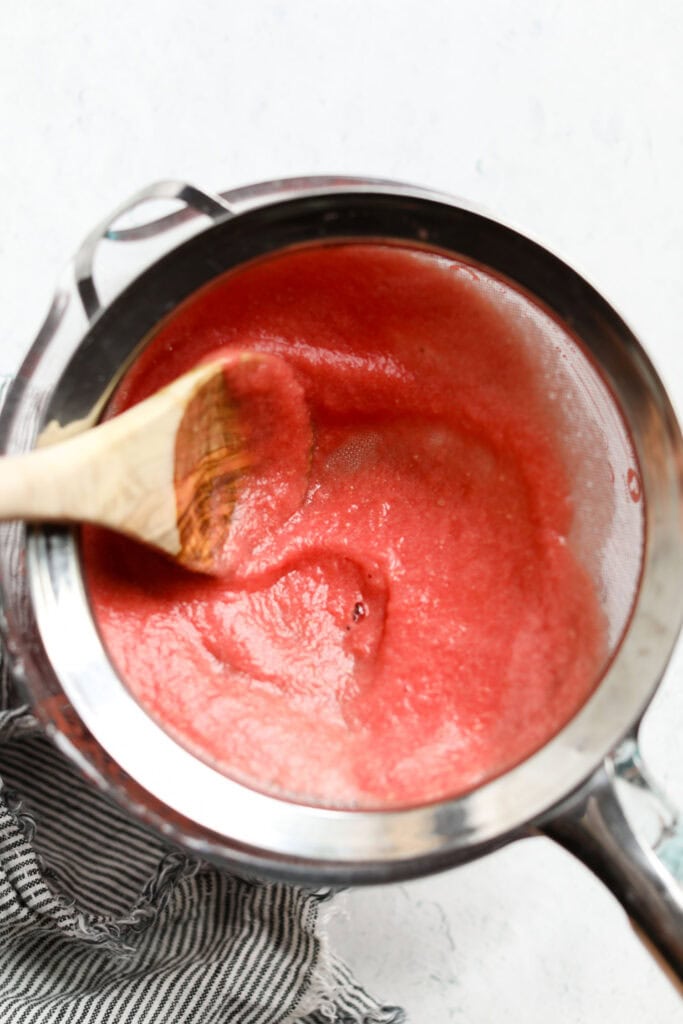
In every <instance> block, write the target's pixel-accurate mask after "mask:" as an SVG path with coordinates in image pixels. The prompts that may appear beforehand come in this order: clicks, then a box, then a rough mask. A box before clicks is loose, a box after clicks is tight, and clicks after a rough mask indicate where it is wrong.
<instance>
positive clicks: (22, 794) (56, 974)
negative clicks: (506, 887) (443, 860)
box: [0, 658, 404, 1024]
mask: <svg viewBox="0 0 683 1024" xmlns="http://www.w3.org/2000/svg"><path fill="white" fill-rule="evenodd" d="M325 899H326V897H325V896H324V895H321V894H317V893H314V892H309V891H305V890H303V889H299V888H294V887H292V886H287V885H278V884H274V883H267V884H266V883H257V882H247V881H244V880H242V879H238V878H235V877H234V876H231V875H229V874H226V873H223V872H221V871H219V870H217V869H216V868H215V867H212V866H210V865H209V864H207V863H204V862H202V861H199V860H196V859H193V858H190V857H188V856H186V855H185V854H184V853H182V852H180V851H179V850H177V849H172V848H170V847H169V846H168V845H167V844H165V843H164V842H162V840H161V839H159V838H157V837H156V836H154V835H152V834H150V833H149V832H148V831H147V830H146V829H144V828H143V827H142V826H141V825H139V824H138V823H137V822H135V821H133V820H130V819H129V818H127V817H126V816H125V815H124V814H123V813H122V812H121V811H120V810H118V808H116V807H114V806H113V805H111V804H110V803H109V802H108V801H107V800H106V798H105V797H103V796H102V795H101V794H100V793H99V792H97V791H96V790H95V789H94V788H92V787H90V786H89V785H88V784H87V783H86V782H84V781H83V780H82V779H81V777H80V776H79V775H78V774H77V772H76V771H75V770H74V769H73V768H72V766H71V765H70V763H68V762H67V761H66V760H65V758H64V757H62V755H61V754H60V753H59V752H58V751H57V750H56V749H55V748H54V747H53V746H52V744H51V743H50V742H49V741H48V740H47V739H46V737H45V736H44V735H43V734H42V733H41V731H40V729H39V727H38V724H37V723H36V721H35V719H34V718H33V717H32V715H31V714H30V712H29V710H28V709H27V708H26V707H22V706H20V705H19V704H18V702H17V697H16V694H15V693H14V688H13V685H12V681H11V679H10V677H9V674H8V671H7V666H6V664H5V663H4V662H3V661H2V660H1V658H0V1024H148V1022H155V1024H157V1022H164V1024H184V1022H192V1024H228V1022H229V1024H294V1022H300V1024H332V1022H335V1024H361V1022H363V1024H399V1022H401V1021H403V1020H404V1016H403V1013H402V1012H401V1011H400V1010H399V1009H398V1008H396V1007H387V1006H381V1005H380V1004H378V1003H377V1002H376V1001H375V1000H374V999H372V998H371V997H370V996H369V995H368V994H367V993H366V992H365V991H364V990H363V989H362V988H361V987H360V986H359V985H358V984H357V983H356V982H355V981H354V979H353V977H352V976H351V974H350V972H349V970H348V969H347V968H346V967H345V965H344V964H342V963H341V962H340V961H339V960H337V959H336V958H335V957H334V956H333V955H332V954H331V953H330V952H329V950H328V949H327V945H326V942H325V938H324V934H323V930H322V928H321V924H320V908H321V904H322V902H323V901H324V900H325Z"/></svg>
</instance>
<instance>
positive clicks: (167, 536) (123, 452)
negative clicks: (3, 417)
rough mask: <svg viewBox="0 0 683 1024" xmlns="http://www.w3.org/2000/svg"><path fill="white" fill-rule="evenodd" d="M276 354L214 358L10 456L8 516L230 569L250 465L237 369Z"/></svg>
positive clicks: (2, 494)
mask: <svg viewBox="0 0 683 1024" xmlns="http://www.w3.org/2000/svg"><path fill="white" fill-rule="evenodd" d="M269 359H271V357H268V356H262V355H259V354H257V353H252V352H240V353H231V354H230V355H228V356H224V357H222V358H220V359H216V360H213V361H211V362H208V363H204V364H202V365H200V366H198V367H196V368H195V369H194V370H192V371H191V372H190V373H186V374H184V376H182V377H179V378H178V379H177V380H175V381H174V382H173V383H172V384H170V385H169V386H168V387H165V388H163V389H162V390H161V391H158V392H157V393H156V394H155V395H153V396H152V397H151V398H148V399H146V400H145V401H143V402H140V403H139V404H138V405H135V406H133V407H132V408H131V409H129V410H128V411H126V412H124V413H122V414H121V415H119V416H116V417H115V418H113V419H111V420H108V421H107V422H105V423H102V424H101V425H99V426H95V427H93V428H91V429H89V430H85V431H83V432H82V433H79V434H76V435H75V436H72V437H69V438H68V439H67V440H64V441H60V442H58V443H56V444H50V445H49V446H48V447H41V448H38V449H36V450H35V451H33V452H30V453H29V454H27V455H19V456H8V457H6V458H4V459H0V519H26V520H33V521H36V520H39V521H55V522H87V523H94V524H96V525H99V526H106V527H108V528H109V529H112V530H116V531H118V532H120V533H125V534H127V535H129V536H130V537H133V538H134V539H136V540H139V541H143V542H144V543H145V544H150V545H152V546H153V547H155V548H158V549H159V550H161V551H163V552H165V553H166V554H167V555H170V556H171V557H172V558H174V559H175V560H176V561H178V562H179V563H180V564H182V565H184V566H186V567H187V568H190V569H193V570H195V571H199V572H205V573H221V572H223V571H224V570H225V540H226V536H227V533H228V530H229V526H230V521H231V518H232V515H233V510H234V507H235V502H236V497H237V492H238V487H239V481H240V478H241V476H242V475H243V474H244V472H245V470H247V468H248V466H249V464H250V452H249V450H248V449H247V447H245V436H246V435H245V432H244V430H243V425H242V424H241V422H240V415H239V412H238V409H237V408H236V404H235V401H234V397H233V394H232V393H231V389H230V385H229V376H228V374H230V375H232V376H233V378H234V376H235V375H238V376H239V375H240V374H241V373H244V372H247V373H248V372H250V371H251V372H253V369H254V367H258V366H259V364H261V365H263V364H264V363H266V364H267V362H268V360H269ZM278 362H279V360H278Z"/></svg>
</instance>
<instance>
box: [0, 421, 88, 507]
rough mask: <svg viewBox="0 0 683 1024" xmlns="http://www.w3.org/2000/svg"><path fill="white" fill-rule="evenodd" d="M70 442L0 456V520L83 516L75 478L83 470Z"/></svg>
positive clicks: (80, 496)
mask: <svg viewBox="0 0 683 1024" xmlns="http://www.w3.org/2000/svg"><path fill="white" fill-rule="evenodd" d="M75 440H77V439H75V438H74V441H75ZM73 443H74V442H72V441H67V442H64V443H63V444H59V445H56V446H55V447H54V448H53V449H47V448H45V449H39V450H38V451H34V452H30V453H29V454H28V455H9V456H6V457H5V458H3V459H0V519H29V520H41V519H44V520H58V519H68V520H71V519H78V518H83V511H84V508H83V505H82V498H83V495H82V493H81V491H82V488H81V487H80V486H79V479H80V478H81V477H82V475H83V473H84V472H86V471H87V470H85V469H84V467H83V462H82V458H81V457H79V456H80V455H81V451H80V449H79V447H78V446H76V447H75V449H74V448H73V447H72V445H73Z"/></svg>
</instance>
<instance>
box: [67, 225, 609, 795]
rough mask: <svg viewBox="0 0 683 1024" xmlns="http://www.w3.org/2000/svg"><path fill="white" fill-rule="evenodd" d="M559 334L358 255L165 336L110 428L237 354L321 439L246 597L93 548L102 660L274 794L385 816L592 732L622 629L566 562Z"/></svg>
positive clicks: (278, 263)
mask: <svg viewBox="0 0 683 1024" xmlns="http://www.w3.org/2000/svg"><path fill="white" fill-rule="evenodd" d="M544 319H545V320H547V324H546V327H547V330H548V331H550V330H555V331H557V330H559V328H558V327H557V325H555V324H553V323H552V322H551V321H550V320H549V318H546V317H545V314H543V313H541V312H540V311H539V310H537V309H536V307H534V306H532V305H531V303H529V302H528V301H527V300H526V299H525V298H523V297H521V296H519V295H517V293H515V292H513V291H512V289H511V288H509V287H508V286H506V285H504V284H502V283H500V282H498V281H496V280H494V279H493V278H492V277H490V276H488V275H487V274H485V273H483V272H482V271H479V270H475V269H472V268H471V267H469V266H467V265H465V264H463V263H459V262H457V261H455V260H451V259H446V258H444V257H443V256H438V255H435V254H430V253H425V252H420V251H417V250H410V249H408V248H397V247H393V246H388V245H379V244H374V243H373V244H362V243H361V244H335V245H327V246H315V247H311V248H302V249H298V250H293V251H290V252H285V253H282V254H280V255H277V256H274V257H270V258H267V259H263V260H260V261H257V262H255V263H252V264H250V265H247V266H245V267H244V268H242V269H239V270H237V271H234V272H231V273H228V274H226V275H224V276H222V277H221V278H219V279H218V280H217V281H215V282H213V283H212V284H211V285H210V286H208V287H207V288H205V289H203V290H202V291H201V292H200V293H198V294H196V295H195V296H193V297H192V298H191V299H190V300H189V301H188V302H186V303H185V304H184V305H183V306H182V307H181V308H180V309H179V310H178V311H176V312H174V313H173V314H172V316H171V317H170V318H169V319H168V320H167V321H165V322H164V323H163V325H162V326H161V328H160V329H159V330H158V332H157V333H156V334H155V336H154V337H153V339H152V341H151V343H150V344H149V345H148V347H147V348H146V349H145V350H144V351H143V353H142V354H141V356H140V357H139V358H138V359H137V361H136V362H135V364H134V365H133V367H132V368H131V369H130V371H129V372H128V374H127V376H126V378H125V379H124V382H123V384H122V385H121V387H120V388H119V390H118V392H117V395H116V396H115V398H114V402H113V407H112V412H113V413H115V412H118V411H122V410H123V409H124V408H127V407H128V406H130V405H132V404H134V403H135V402H137V401H140V400H141V399H142V398H144V397H146V396H147V395H149V394H150V393H152V392H154V391H155V390H156V389H158V388H159V387H162V386H163V385H164V384H166V383H168V382H169V381H170V380H172V379H173V378H175V377H176V376H178V375H179V374H181V373H184V372H185V371H187V370H189V369H190V368H191V367H192V366H194V365H195V364H196V363H197V362H198V361H199V360H201V359H204V358H206V357H207V356H210V355H211V354H212V353H213V352H215V351H216V350H217V349H219V348H222V347H225V346H227V347H229V348H240V349H244V348H249V349H252V350H256V351H259V352H264V353H270V354H271V355H273V356H276V357H278V358H280V359H281V360H283V361H284V362H286V364H287V366H288V367H289V369H290V370H291V376H292V378H293V380H294V381H295V386H296V387H298V388H300V389H301V401H302V402H304V403H305V408H306V409H307V413H308V417H309V420H310V431H308V432H306V433H305V435H304V434H302V436H301V437H299V436H297V435H294V436H287V435H283V436H281V438H280V441H279V444H280V445H281V450H282V453H283V460H284V461H283V464H284V462H287V460H288V454H287V453H288V452H289V453H291V452H292V451H293V450H294V447H295V446H296V445H299V444H304V443H307V444H309V445H310V455H309V458H308V459H307V460H305V462H304V463H302V464H304V465H305V466H306V467H307V474H306V476H305V479H303V480H302V486H301V495H300V500H298V503H297V505H296V507H295V508H294V509H293V510H291V514H289V516H288V518H285V519H284V520H282V521H279V522H272V521H268V522H265V525H259V522H256V523H254V522H253V521H252V520H253V519H254V516H257V515H258V502H256V504H255V505H254V506H253V507H252V505H250V503H249V502H248V501H245V502H242V503H241V504H240V503H239V502H238V508H237V510H236V513H235V515H236V520H237V521H238V522H241V523H242V524H244V523H246V524H247V526H248V527H249V528H248V529H247V534H248V535H249V536H250V537H251V542H250V546H248V547H247V548H245V550H244V551H243V553H242V556H241V558H240V562H239V564H238V566H237V568H236V570H235V572H234V574H232V575H231V576H230V577H227V578H224V579H209V578H207V577H202V576H199V575H193V574H191V573H188V572H185V571H183V570H181V569H179V568H177V567H176V566H174V565H172V564H170V563H168V562H167V561H165V560H164V559H163V558H162V557H158V556H157V555H155V554H154V553H153V552H151V551H148V550H146V549H142V548H140V547H139V546H136V545H134V544H132V543H131V542H129V541H127V540H126V539H124V538H121V537H117V536H113V535H111V534H108V533H105V532H103V531H99V530H95V529H88V530H86V531H84V538H83V544H84V564H85V571H86V579H87V585H88V587H89V591H90V596H91V601H92V607H93V610H94V614H95V617H96V620H97V623H98V625H99V628H100V631H101V634H102V636H103V638H104V642H105V644H106V647H107V649H108V651H109V653H110V656H111V658H112V660H113V663H114V664H115V666H116V668H117V670H118V671H119V673H120V675H121V676H122V678H123V680H124V681H125V683H126V684H127V686H128V687H129V688H130V690H131V691H132V693H133V694H134V695H135V697H136V698H137V700H138V701H139V702H140V704H141V705H142V706H143V708H145V709H146V710H147V712H148V713H149V714H150V715H152V716H153V717H154V718H155V719H156V720H157V722H159V723H160V724H161V725H162V726H163V728H164V729H165V730H167V731H168V732H169V733H170V734H171V735H172V736H173V737H175V738H176V739H177V740H178V741H179V742H180V743H181V744H183V745H184V746H186V747H187V748H189V749H190V750H191V751H193V752H194V753H195V754H196V755H197V756H199V757H200V758H202V759H204V760H206V761H207V762H209V763H210V764H212V765H214V766H215V767H217V768H218V769H219V770H221V771H223V772H224V773H225V774H227V775H229V776H231V777H233V778H237V779H239V780H241V781H243V782H246V783H247V784H249V785H252V786H255V787H256V788H259V789H262V790H266V791H269V792H274V793H276V794H282V795H284V796H293V797H295V798H296V799H299V800H304V801H310V802H314V803H322V804H326V805H337V806H339V805H340V806H347V807H377V806H385V807H388V806H401V805H408V804H413V803H417V802H422V801H428V800H433V799H438V798H442V797H446V796H451V795H456V794H461V793H463V792H465V791H467V790H469V789H471V788H472V787H474V786H476V785H478V784H480V783H481V782H482V781H484V780H487V779H490V778H492V777H494V776H495V775H497V774H499V773H501V772H502V771H504V770H505V769H507V768H509V767H511V766H512V765H514V764H516V763H518V762H519V761H521V760H522V759H524V758H525V757H527V756H528V755H529V754H531V753H532V752H533V751H535V750H536V749H537V748H539V747H540V746H542V745H543V744H544V743H545V742H546V741H547V740H548V739H549V738H550V737H551V736H552V735H553V734H554V733H555V732H557V731H558V730H559V729H560V728H561V727H562V726H563V725H564V724H565V723H566V722H567V721H568V720H569V719H570V718H571V717H572V716H573V714H574V713H575V712H576V711H577V709H578V708H579V707H580V706H581V705H582V704H583V703H584V701H585V700H586V698H587V697H588V695H589V694H590V692H591V690H592V689H593V688H594V686H595V683H596V681H597V679H598V678H599V673H600V670H601V668H602V665H603V663H604V660H605V657H606V626H605V621H604V616H603V614H602V612H601V609H600V606H599V603H598V599H597V596H596V593H595V589H594V585H593V582H592V580H591V578H590V577H589V575H588V573H587V571H586V569H585V568H584V566H583V565H582V564H581V562H580V560H579V558H578V557H577V556H576V554H575V553H574V552H573V551H572V545H571V543H568V538H569V537H570V532H571V529H572V523H573V519H574V508H573V503H572V497H571V479H570V469H569V465H570V463H569V461H568V460H567V458H566V457H565V453H564V452H563V449H562V424H561V421H560V419H559V418H558V417H559V414H558V411H557V402H553V401H551V400H550V399H549V397H548V386H547V377H548V364H547V358H546V355H545V354H544V353H545V352H546V350H547V349H549V348H550V349H552V346H547V345H543V343H542V338H541V341H540V342H539V338H540V337H541V335H542V333H543V331H542V328H543V322H544ZM539 324H540V328H539ZM306 438H308V441H306ZM311 438H312V442H311V440H310V439H311ZM289 461H290V462H291V459H290V460H289ZM269 480H270V484H269V486H270V487H272V488H274V489H275V490H276V489H277V481H276V479H275V478H274V477H273V475H272V473H271V476H270V477H269ZM261 497H262V499H263V500H264V502H265V504H268V495H262V496H261ZM275 497H276V496H275ZM254 508H255V509H256V511H254ZM250 517H251V518H250ZM266 518H267V517H266ZM276 518H277V517H276ZM271 520H272V517H271Z"/></svg>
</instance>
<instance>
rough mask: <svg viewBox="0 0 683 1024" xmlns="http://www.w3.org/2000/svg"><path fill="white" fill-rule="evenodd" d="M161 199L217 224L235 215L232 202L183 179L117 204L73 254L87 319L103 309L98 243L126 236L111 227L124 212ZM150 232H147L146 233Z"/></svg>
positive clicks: (160, 183)
mask: <svg viewBox="0 0 683 1024" xmlns="http://www.w3.org/2000/svg"><path fill="white" fill-rule="evenodd" d="M163 199H170V200H178V202H181V203H184V204H185V206H186V207H189V208H190V209H192V210H194V211H196V212H197V213H203V214H205V215H206V216H207V217H210V218H211V220H213V221H215V222H216V223H217V222H219V221H223V220H227V219H228V218H229V217H232V216H234V214H235V211H234V209H233V207H232V206H231V204H230V203H228V202H227V201H226V200H225V199H223V197H222V196H219V195H215V194H214V193H211V192H205V191H203V190H202V189H199V188H196V187H195V186H194V185H188V184H187V183H186V182H184V181H157V182H154V183H153V184H152V185H148V186H147V187H146V188H143V189H140V191H139V192H136V193H135V194H134V195H132V196H130V197H129V198H128V199H126V201H125V202H123V203H121V205H120V206H117V208H116V209H115V210H114V211H113V212H112V213H111V214H110V215H109V216H108V217H106V218H105V219H104V220H103V221H101V222H100V223H99V224H98V225H97V227H95V228H93V230H92V231H91V232H90V234H89V235H87V236H86V238H85V239H84V240H83V242H82V243H81V245H80V247H79V249H78V252H77V253H76V255H75V257H74V261H73V267H74V274H75V278H76V287H77V289H78V295H79V298H80V300H81V304H82V306H83V309H84V311H85V315H86V316H87V318H88V320H93V319H94V318H95V317H96V316H97V314H98V313H99V312H100V309H101V308H102V304H101V302H100V299H99V295H98V293H97V289H96V287H95V282H94V278H93V265H94V261H95V253H96V251H97V248H98V246H99V245H100V242H102V241H103V240H104V239H107V240H108V241H111V242H117V241H119V240H120V239H121V238H122V237H125V235H120V234H119V232H118V231H116V230H115V229H114V225H115V224H116V222H117V221H118V220H120V218H121V217H123V216H124V214H126V213H130V211H131V210H134V209H135V208H136V207H138V206H142V205H143V204H144V203H148V202H154V201H157V200H163ZM150 233H151V232H147V235H149V234H150Z"/></svg>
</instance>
